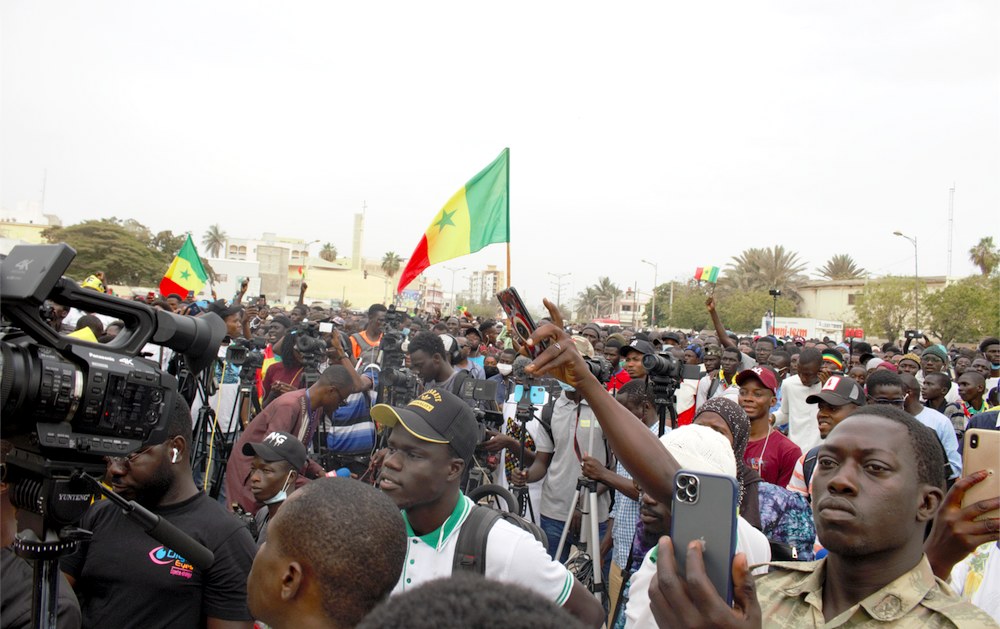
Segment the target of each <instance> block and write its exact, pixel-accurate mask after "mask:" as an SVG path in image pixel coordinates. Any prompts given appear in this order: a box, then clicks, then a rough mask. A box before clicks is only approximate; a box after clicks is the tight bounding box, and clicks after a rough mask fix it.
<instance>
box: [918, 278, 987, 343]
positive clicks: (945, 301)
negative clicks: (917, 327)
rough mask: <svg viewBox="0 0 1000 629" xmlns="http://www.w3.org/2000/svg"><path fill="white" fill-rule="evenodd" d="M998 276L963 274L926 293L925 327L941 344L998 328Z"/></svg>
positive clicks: (979, 336)
mask: <svg viewBox="0 0 1000 629" xmlns="http://www.w3.org/2000/svg"><path fill="white" fill-rule="evenodd" d="M997 295H1000V276H992V277H983V276H973V277H967V278H964V279H962V280H959V281H957V282H954V283H952V284H949V285H948V286H946V287H945V288H943V289H942V290H939V291H937V292H935V293H931V294H929V295H927V298H926V299H924V301H923V302H922V303H923V304H926V310H927V315H928V317H929V321H928V323H927V329H928V330H930V331H931V333H933V334H934V336H936V337H938V338H939V339H941V342H942V343H944V344H945V345H950V344H951V343H955V342H958V343H974V342H978V341H979V340H980V339H982V338H983V337H985V336H990V335H995V334H997V332H998V331H1000V301H998V300H997Z"/></svg>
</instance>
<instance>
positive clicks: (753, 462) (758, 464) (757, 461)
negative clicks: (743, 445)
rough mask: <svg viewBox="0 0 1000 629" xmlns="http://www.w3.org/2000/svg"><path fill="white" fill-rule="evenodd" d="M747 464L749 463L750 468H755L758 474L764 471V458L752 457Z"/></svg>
mask: <svg viewBox="0 0 1000 629" xmlns="http://www.w3.org/2000/svg"><path fill="white" fill-rule="evenodd" d="M747 463H749V464H750V467H751V468H753V469H754V470H755V471H757V472H759V471H761V470H762V469H764V458H763V457H759V456H752V457H750V458H749V459H747Z"/></svg>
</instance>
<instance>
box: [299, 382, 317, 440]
mask: <svg viewBox="0 0 1000 629" xmlns="http://www.w3.org/2000/svg"><path fill="white" fill-rule="evenodd" d="M299 406H300V407H301V409H302V421H301V422H299V434H298V439H299V441H301V442H302V443H304V444H308V443H309V441H310V440H311V439H312V435H313V432H314V431H315V430H316V423H317V421H316V419H315V415H316V412H315V411H314V410H313V408H312V401H311V400H310V399H309V389H306V394H305V395H303V396H302V397H301V398H299Z"/></svg>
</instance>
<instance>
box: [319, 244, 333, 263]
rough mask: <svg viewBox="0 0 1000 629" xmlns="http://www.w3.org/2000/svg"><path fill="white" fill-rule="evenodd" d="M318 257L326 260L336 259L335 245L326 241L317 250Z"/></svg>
mask: <svg viewBox="0 0 1000 629" xmlns="http://www.w3.org/2000/svg"><path fill="white" fill-rule="evenodd" d="M319 257H321V258H323V259H324V260H326V261H327V262H336V261H337V247H336V246H334V244H333V243H331V242H328V243H326V244H325V245H323V248H322V249H320V251H319Z"/></svg>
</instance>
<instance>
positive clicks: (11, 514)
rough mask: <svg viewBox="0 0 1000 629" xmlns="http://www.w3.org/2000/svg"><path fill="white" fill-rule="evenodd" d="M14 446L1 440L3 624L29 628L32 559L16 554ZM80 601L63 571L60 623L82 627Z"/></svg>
mask: <svg viewBox="0 0 1000 629" xmlns="http://www.w3.org/2000/svg"><path fill="white" fill-rule="evenodd" d="M10 450H11V445H10V443H9V442H7V441H0V539H2V547H3V548H2V549H0V574H2V575H3V588H0V627H3V628H4V629H28V628H29V627H32V626H33V625H32V624H31V597H32V575H33V573H34V568H33V566H32V564H31V563H29V562H28V561H27V560H25V559H23V558H22V557H19V556H17V555H16V554H14V549H13V548H12V547H11V546H12V545H13V543H14V537H15V536H16V535H17V528H18V527H17V509H16V508H15V507H14V505H12V504H11V503H10V491H11V489H12V487H11V485H10V483H9V482H8V479H7V463H6V458H7V454H8V452H10ZM80 622H81V617H80V603H79V602H77V600H76V595H75V594H74V593H73V588H71V587H70V585H69V582H67V581H66V577H65V576H62V575H60V579H59V603H58V607H57V616H56V627H58V629H77V628H79V627H80Z"/></svg>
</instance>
